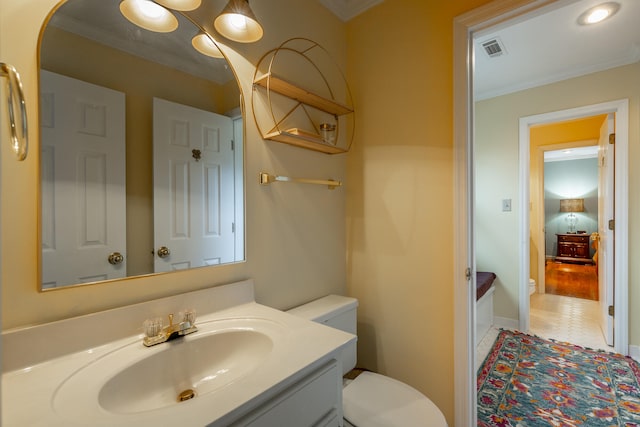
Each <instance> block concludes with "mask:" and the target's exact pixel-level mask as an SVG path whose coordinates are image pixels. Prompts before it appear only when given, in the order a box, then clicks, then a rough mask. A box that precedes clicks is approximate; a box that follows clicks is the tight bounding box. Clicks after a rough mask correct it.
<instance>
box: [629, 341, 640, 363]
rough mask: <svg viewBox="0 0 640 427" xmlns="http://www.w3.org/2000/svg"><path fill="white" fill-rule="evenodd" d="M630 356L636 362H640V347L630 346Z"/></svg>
mask: <svg viewBox="0 0 640 427" xmlns="http://www.w3.org/2000/svg"><path fill="white" fill-rule="evenodd" d="M629 356H630V357H632V358H633V359H634V360H636V361H638V362H640V346H638V345H630V346H629Z"/></svg>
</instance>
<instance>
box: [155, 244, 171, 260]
mask: <svg viewBox="0 0 640 427" xmlns="http://www.w3.org/2000/svg"><path fill="white" fill-rule="evenodd" d="M169 255H171V251H170V250H169V248H168V247H166V246H161V247H160V248H159V249H158V256H159V257H160V258H166V257H168V256H169Z"/></svg>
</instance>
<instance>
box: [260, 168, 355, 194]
mask: <svg viewBox="0 0 640 427" xmlns="http://www.w3.org/2000/svg"><path fill="white" fill-rule="evenodd" d="M273 182H294V183H300V184H315V185H326V186H327V187H328V188H329V190H335V189H336V188H337V187H341V186H342V182H341V181H335V180H333V179H309V178H290V177H288V176H279V175H278V176H276V175H270V174H268V173H266V172H260V184H262V185H268V184H271V183H273Z"/></svg>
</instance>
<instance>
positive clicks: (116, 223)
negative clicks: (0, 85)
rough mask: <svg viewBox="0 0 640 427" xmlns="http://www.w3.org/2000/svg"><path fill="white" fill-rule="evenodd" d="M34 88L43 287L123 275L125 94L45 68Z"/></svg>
mask: <svg viewBox="0 0 640 427" xmlns="http://www.w3.org/2000/svg"><path fill="white" fill-rule="evenodd" d="M40 84H41V110H40V124H41V141H42V144H41V150H42V157H41V177H42V178H41V179H42V286H43V288H52V287H57V286H62V285H69V284H76V283H88V282H94V281H98V280H109V279H117V278H121V277H125V276H126V212H125V207H126V199H125V198H126V195H125V180H126V178H125V95H124V94H123V93H121V92H117V91H114V90H111V89H107V88H104V87H101V86H96V85H93V84H90V83H86V82H83V81H80V80H76V79H72V78H69V77H66V76H62V75H59V74H55V73H51V72H47V71H44V70H42V72H41V74H40ZM113 253H120V254H121V255H122V256H123V260H122V262H120V263H116V264H112V263H110V262H109V256H110V255H111V254H113Z"/></svg>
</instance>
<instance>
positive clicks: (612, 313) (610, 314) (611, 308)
mask: <svg viewBox="0 0 640 427" xmlns="http://www.w3.org/2000/svg"><path fill="white" fill-rule="evenodd" d="M614 313H615V310H614V308H613V306H612V305H610V306H609V316H611V317H613V316H614Z"/></svg>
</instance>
